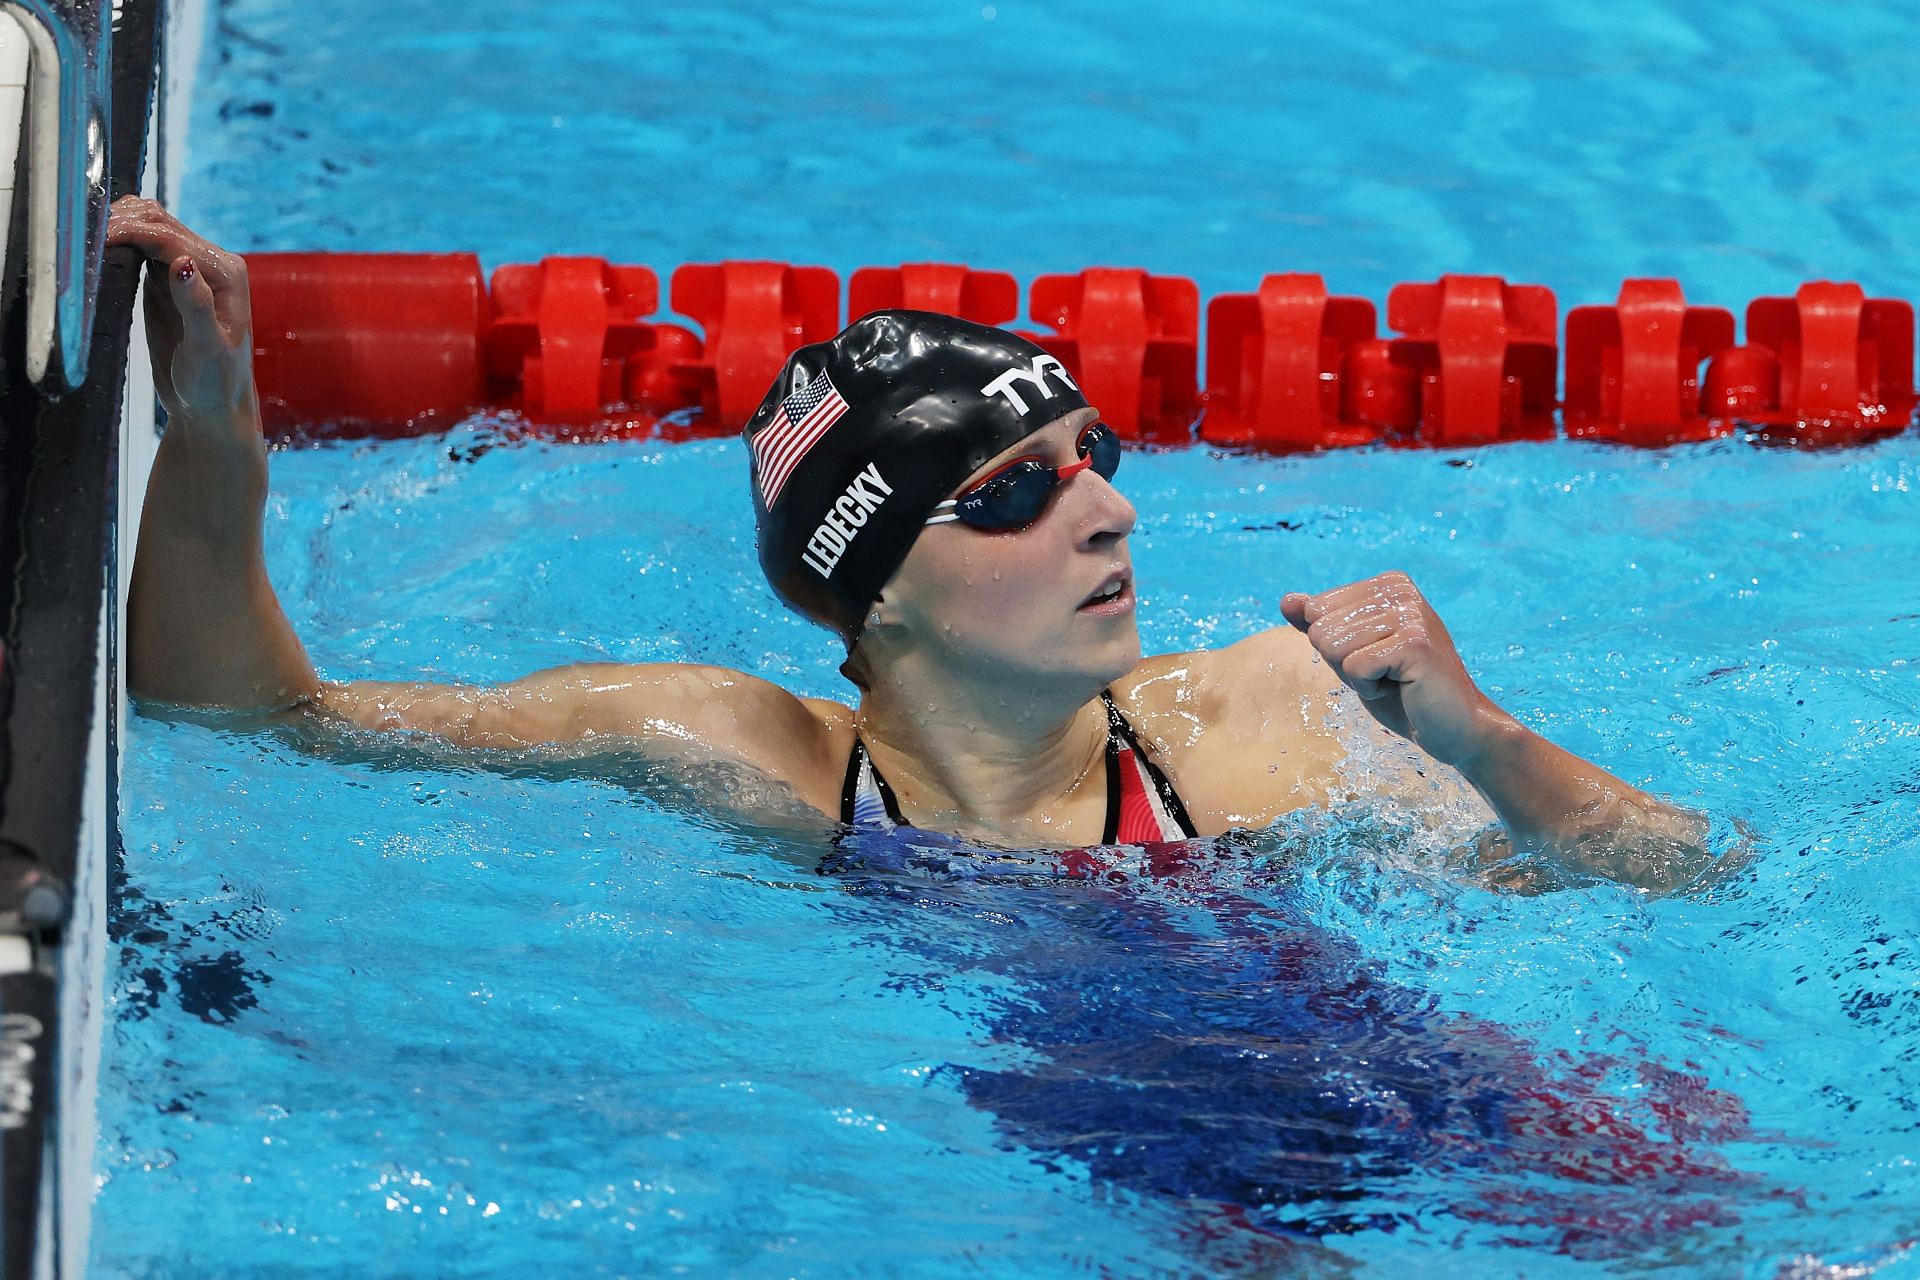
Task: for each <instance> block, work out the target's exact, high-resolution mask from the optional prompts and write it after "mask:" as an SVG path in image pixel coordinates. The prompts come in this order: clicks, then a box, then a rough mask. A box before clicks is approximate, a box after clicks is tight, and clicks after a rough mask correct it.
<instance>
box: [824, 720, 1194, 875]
mask: <svg viewBox="0 0 1920 1280" xmlns="http://www.w3.org/2000/svg"><path fill="white" fill-rule="evenodd" d="M1100 701H1101V702H1102V703H1103V704H1104V705H1105V706H1106V709H1107V747H1106V775H1107V815H1106V821H1105V823H1104V824H1103V825H1104V828H1105V829H1104V830H1103V831H1102V832H1101V835H1100V843H1101V844H1157V843H1159V842H1161V841H1166V840H1185V839H1191V838H1192V837H1193V836H1194V835H1195V832H1194V828H1193V820H1192V819H1191V818H1189V817H1188V816H1187V809H1186V806H1185V805H1183V804H1182V803H1180V796H1179V793H1178V792H1176V791H1175V790H1174V789H1173V784H1172V783H1171V782H1169V781H1168V780H1167V776H1166V774H1164V773H1162V772H1160V770H1159V769H1158V768H1157V767H1156V766H1155V765H1154V763H1153V761H1152V760H1151V759H1150V758H1149V757H1148V756H1147V753H1146V752H1145V751H1143V750H1142V749H1141V747H1140V743H1139V741H1138V740H1137V739H1136V738H1135V737H1134V736H1133V726H1132V725H1130V724H1128V723H1127V718H1126V716H1124V715H1122V714H1121V713H1120V708H1119V707H1118V706H1116V705H1115V704H1114V701H1113V694H1112V693H1110V692H1109V691H1107V690H1105V689H1102V690H1101V691H1100ZM840 821H842V822H844V823H846V824H847V825H848V826H850V827H856V828H858V827H868V828H871V827H875V826H885V825H888V824H892V825H893V826H896V827H906V826H911V825H913V824H911V823H909V822H908V821H907V820H906V818H905V817H903V816H902V815H901V813H900V800H899V798H898V797H897V796H895V795H894V793H893V788H892V787H890V786H888V785H887V780H886V779H885V778H884V777H882V776H881V774H880V771H879V770H878V769H876V768H874V766H873V756H872V755H871V753H869V752H868V751H867V744H866V743H864V742H862V741H861V740H860V735H859V734H857V733H856V734H854V736H853V753H852V754H851V755H850V756H849V757H848V759H847V776H846V781H845V782H844V783H843V784H842V786H841V788H840Z"/></svg>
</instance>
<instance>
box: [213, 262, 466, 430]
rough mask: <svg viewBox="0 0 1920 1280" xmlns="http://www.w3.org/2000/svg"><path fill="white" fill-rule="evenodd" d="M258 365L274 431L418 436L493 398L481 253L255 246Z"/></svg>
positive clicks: (267, 422)
mask: <svg viewBox="0 0 1920 1280" xmlns="http://www.w3.org/2000/svg"><path fill="white" fill-rule="evenodd" d="M246 262H247V281H248V284H249V286H250V288H251V291H252V294H253V369H254V378H255V380H256V385H257V386H258V389H259V396H260V419H261V424H262V426H263V427H264V428H265V430H266V431H267V432H268V433H269V434H272V435H283V434H286V433H289V432H293V431H298V430H301V429H304V428H308V427H314V426H319V425H323V424H325V425H329V426H335V427H340V428H344V429H346V430H361V431H370V432H372V433H374V434H386V435H399V434H415V433H418V432H420V431H422V430H427V429H432V428H433V427H434V426H446V425H451V424H452V423H454V422H457V421H459V420H460V419H461V418H464V417H466V416H467V415H468V414H470V413H474V412H476V411H477V410H479V409H482V408H484V407H485V406H486V404H487V379H486V362H485V360H484V358H483V356H482V351H481V343H480V335H481V331H482V329H483V328H484V327H485V325H486V324H487V322H488V321H489V320H490V319H491V318H492V305H491V303H490V302H489V301H488V298H487V287H486V283H485V281H484V280H483V279H482V277H481V275H480V259H479V258H478V257H476V256H475V255H473V254H471V253H378V254H376V253H352V254H346V253H254V254H248V255H247V259H246Z"/></svg>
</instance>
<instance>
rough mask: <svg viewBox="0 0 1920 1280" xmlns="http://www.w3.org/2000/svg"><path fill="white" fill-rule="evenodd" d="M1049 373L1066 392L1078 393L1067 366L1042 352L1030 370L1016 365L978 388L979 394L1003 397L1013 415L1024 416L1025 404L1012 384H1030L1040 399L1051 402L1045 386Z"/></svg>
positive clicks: (1051, 395) (1051, 393)
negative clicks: (1064, 384) (1061, 383)
mask: <svg viewBox="0 0 1920 1280" xmlns="http://www.w3.org/2000/svg"><path fill="white" fill-rule="evenodd" d="M1049 373H1051V374H1052V375H1053V376H1054V377H1056V378H1058V379H1060V381H1062V382H1064V383H1066V384H1067V390H1069V391H1078V390H1079V389H1080V388H1079V386H1078V385H1077V384H1075V382H1074V380H1073V378H1072V377H1071V376H1069V375H1068V373H1067V366H1065V365H1063V364H1061V363H1060V362H1059V361H1058V360H1056V359H1054V358H1053V357H1052V356H1050V355H1047V354H1046V353H1044V352H1042V353H1041V354H1040V355H1037V356H1035V357H1034V358H1033V367H1032V368H1031V369H1022V368H1020V367H1018V366H1017V365H1016V366H1015V367H1014V368H1011V369H1009V370H1007V371H1006V372H1005V373H1003V374H1001V375H1000V376H999V377H997V378H995V379H994V380H993V381H992V382H989V383H988V384H987V385H986V386H984V387H982V388H980V394H981V395H983V396H1005V397H1006V399H1007V404H1008V405H1009V406H1010V407H1011V408H1012V409H1013V411H1014V412H1015V413H1021V414H1024V413H1025V412H1026V411H1027V402H1026V401H1025V400H1022V399H1021V398H1020V393H1019V392H1018V391H1016V390H1015V389H1014V385H1013V384H1014V383H1016V382H1030V383H1032V384H1033V387H1034V389H1035V390H1036V391H1038V392H1039V393H1040V398H1041V399H1043V400H1051V399H1052V398H1053V392H1052V390H1051V389H1050V388H1048V386H1047V375H1048V374H1049Z"/></svg>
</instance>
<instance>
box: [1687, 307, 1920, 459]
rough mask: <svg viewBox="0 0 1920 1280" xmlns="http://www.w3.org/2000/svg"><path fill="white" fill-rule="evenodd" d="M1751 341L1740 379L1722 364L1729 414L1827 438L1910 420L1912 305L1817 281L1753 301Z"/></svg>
mask: <svg viewBox="0 0 1920 1280" xmlns="http://www.w3.org/2000/svg"><path fill="white" fill-rule="evenodd" d="M1747 345H1748V350H1749V351H1750V352H1751V353H1752V354H1751V355H1750V356H1749V357H1748V358H1747V362H1746V364H1745V365H1744V366H1738V365H1736V366H1735V369H1734V373H1738V374H1739V375H1740V376H1739V377H1738V378H1736V377H1734V376H1733V373H1729V372H1727V371H1725V370H1722V371H1721V374H1720V378H1719V380H1718V386H1719V388H1720V390H1721V391H1722V393H1723V395H1725V397H1726V407H1725V409H1724V411H1725V412H1727V413H1730V414H1737V415H1738V416H1740V417H1742V418H1744V419H1746V420H1749V421H1753V422H1758V423H1760V424H1761V425H1763V426H1765V427H1767V428H1769V429H1772V430H1777V431H1791V432H1804V433H1805V434H1807V435H1808V436H1809V437H1812V438H1818V439H1820V440H1823V441H1824V440H1828V439H1832V438H1834V437H1835V435H1836V434H1838V435H1840V436H1845V435H1850V434H1854V433H1857V432H1861V431H1866V432H1875V433H1877V432H1882V431H1889V430H1892V431H1898V430H1902V429H1904V428H1905V427H1906V426H1907V425H1908V423H1910V422H1911V421H1912V419H1913V410H1914V391H1913V308H1912V307H1911V306H1909V305H1908V304H1906V303H1904V302H1896V301H1894V300H1892V299H1888V298H1874V299H1869V298H1868V297H1867V296H1866V293H1865V291H1864V290H1862V289H1861V287H1860V286H1859V285H1857V284H1836V283H1834V282H1832V281H1828V280H1818V281H1813V282H1810V283H1807V284H1803V285H1801V286H1800V289H1799V291H1798V292H1797V293H1795V294H1794V296H1793V297H1791V298H1755V299H1754V300H1753V301H1752V302H1751V303H1749V304H1747ZM1728 354H1731V353H1728ZM1712 373H1713V370H1712V369H1711V368H1710V369H1709V378H1710V382H1711V381H1713V379H1712ZM1749 384H1750V386H1751V389H1750V390H1749V389H1748V387H1749ZM1736 387H1737V388H1738V389H1739V391H1740V392H1742V393H1743V394H1735V393H1734V389H1735V388H1736ZM1769 393H1771V394H1769Z"/></svg>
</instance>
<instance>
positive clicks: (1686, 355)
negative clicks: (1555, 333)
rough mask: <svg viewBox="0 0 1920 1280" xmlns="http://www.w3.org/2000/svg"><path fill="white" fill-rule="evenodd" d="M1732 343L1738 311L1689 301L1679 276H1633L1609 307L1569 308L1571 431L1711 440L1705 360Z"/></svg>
mask: <svg viewBox="0 0 1920 1280" xmlns="http://www.w3.org/2000/svg"><path fill="white" fill-rule="evenodd" d="M1732 346H1733V313H1732V312H1731V311H1728V310H1727V309H1726V308H1724V307H1692V306H1688V305H1687V300H1686V297H1685V295H1684V294H1682V293H1681V291H1680V282H1679V281H1677V280H1628V281H1626V282H1625V283H1624V284H1622V285H1621V286H1620V298H1619V301H1617V302H1616V303H1614V305H1613V306H1610V307H1575V308H1574V309H1573V310H1571V311H1569V312H1568V313H1567V401H1566V406H1565V410H1564V416H1565V419H1566V424H1567V434H1568V435H1569V436H1573V437H1576V438H1592V439H1599V440H1612V441H1617V442H1619V443H1622V444H1637V445H1661V444H1673V443H1677V442H1679V441H1683V440H1705V439H1709V438H1710V437H1712V436H1716V435H1721V434H1724V433H1725V432H1727V431H1729V430H1731V429H1732V423H1731V422H1729V421H1728V420H1727V419H1726V418H1725V417H1724V416H1720V417H1715V416H1711V415H1708V414H1707V413H1704V412H1703V406H1702V394H1701V384H1700V365H1701V362H1702V361H1705V360H1709V359H1713V358H1714V357H1717V356H1719V355H1720V353H1721V352H1723V351H1725V350H1727V349H1728V348H1730V347H1732Z"/></svg>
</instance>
